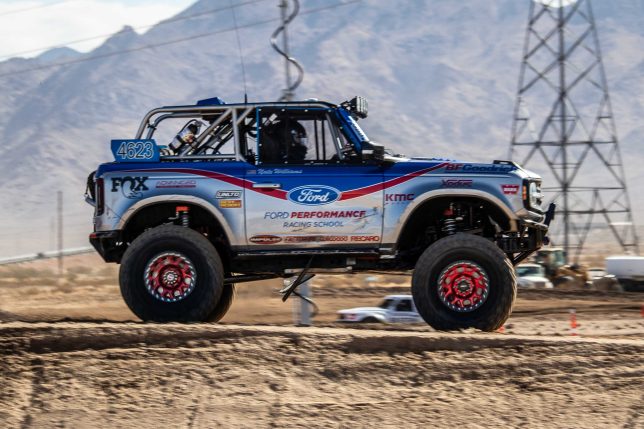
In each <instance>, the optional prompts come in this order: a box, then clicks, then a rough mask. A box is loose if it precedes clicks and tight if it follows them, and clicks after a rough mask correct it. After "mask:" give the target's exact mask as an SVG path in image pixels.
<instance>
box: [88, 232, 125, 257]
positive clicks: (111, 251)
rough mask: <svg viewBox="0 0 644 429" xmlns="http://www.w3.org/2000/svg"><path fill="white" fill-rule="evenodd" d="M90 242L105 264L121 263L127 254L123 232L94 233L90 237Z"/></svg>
mask: <svg viewBox="0 0 644 429" xmlns="http://www.w3.org/2000/svg"><path fill="white" fill-rule="evenodd" d="M89 242H90V243H91V245H92V246H93V247H94V249H96V251H97V252H98V253H99V254H100V255H101V257H102V258H103V260H104V261H105V262H116V263H119V262H121V257H122V256H123V253H124V252H125V244H124V243H123V241H122V240H121V231H101V232H93V233H91V234H90V235H89Z"/></svg>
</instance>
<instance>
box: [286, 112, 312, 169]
mask: <svg viewBox="0 0 644 429" xmlns="http://www.w3.org/2000/svg"><path fill="white" fill-rule="evenodd" d="M288 125H289V129H288V133H289V135H290V137H291V139H290V142H289V147H288V149H287V153H288V160H289V161H303V160H304V158H306V152H307V151H308V138H307V137H306V129H304V127H303V126H302V124H300V123H299V122H297V121H292V122H290V123H289V124H288Z"/></svg>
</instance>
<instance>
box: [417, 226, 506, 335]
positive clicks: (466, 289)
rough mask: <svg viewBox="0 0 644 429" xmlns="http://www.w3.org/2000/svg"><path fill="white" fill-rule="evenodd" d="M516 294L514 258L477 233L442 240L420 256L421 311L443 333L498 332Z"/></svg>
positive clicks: (418, 292)
mask: <svg viewBox="0 0 644 429" xmlns="http://www.w3.org/2000/svg"><path fill="white" fill-rule="evenodd" d="M516 293H517V281H516V277H515V273H514V267H513V266H512V264H511V263H510V260H509V259H508V258H507V256H506V255H505V254H504V253H503V252H502V251H501V249H499V248H498V247H497V246H496V245H495V244H494V243H493V242H491V241H489V240H487V239H485V238H483V237H480V236H477V235H470V234H455V235H452V236H449V237H445V238H443V239H440V240H438V241H437V242H435V243H434V244H432V245H431V246H429V247H428V248H427V249H426V250H425V251H424V252H423V254H422V255H421V256H420V258H419V259H418V261H417V263H416V268H415V269H414V274H413V277H412V295H413V298H414V303H415V304H416V309H417V310H418V313H419V314H420V315H421V317H422V318H423V319H424V320H425V322H427V323H428V324H429V325H430V326H431V327H433V328H434V329H436V330H440V331H452V330H459V329H467V328H476V329H480V330H483V331H495V330H497V329H499V328H500V327H501V326H503V323H504V322H505V321H506V320H507V319H508V317H509V316H510V313H511V312H512V305H513V304H514V300H515V298H516Z"/></svg>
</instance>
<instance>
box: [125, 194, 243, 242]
mask: <svg viewBox="0 0 644 429" xmlns="http://www.w3.org/2000/svg"><path fill="white" fill-rule="evenodd" d="M159 203H164V204H186V203H187V204H194V205H196V206H199V207H201V208H202V209H204V210H206V211H207V212H209V213H210V214H211V215H212V216H213V217H214V218H215V219H216V220H217V222H219V224H220V225H221V228H222V229H223V231H224V234H226V238H227V239H228V242H229V243H230V245H231V246H233V247H234V246H241V245H243V244H244V241H245V232H244V231H240V232H239V234H235V233H234V232H233V230H232V228H231V227H230V224H229V223H228V222H227V221H226V218H225V217H224V216H223V214H222V213H221V212H220V211H219V209H217V207H215V206H214V205H213V204H211V203H209V202H208V201H206V200H204V199H202V198H199V197H193V196H190V195H158V196H155V197H150V198H146V199H143V200H140V201H137V202H136V203H135V204H132V205H131V206H130V207H129V208H128V209H127V210H126V211H125V213H123V215H122V216H121V219H120V220H119V222H118V224H117V225H116V228H115V229H118V230H123V229H125V228H126V226H127V223H128V221H129V220H130V219H132V218H133V217H134V215H135V214H136V213H137V212H138V211H139V210H141V209H143V208H145V207H148V206H151V205H153V204H159Z"/></svg>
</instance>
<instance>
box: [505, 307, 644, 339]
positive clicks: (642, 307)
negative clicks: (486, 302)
mask: <svg viewBox="0 0 644 429" xmlns="http://www.w3.org/2000/svg"><path fill="white" fill-rule="evenodd" d="M642 308H644V307H642ZM496 332H498V333H499V334H505V325H501V327H500V328H499V329H497V330H496Z"/></svg>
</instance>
